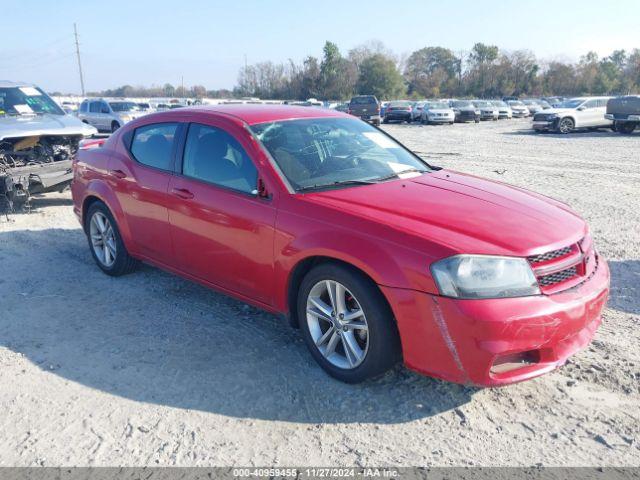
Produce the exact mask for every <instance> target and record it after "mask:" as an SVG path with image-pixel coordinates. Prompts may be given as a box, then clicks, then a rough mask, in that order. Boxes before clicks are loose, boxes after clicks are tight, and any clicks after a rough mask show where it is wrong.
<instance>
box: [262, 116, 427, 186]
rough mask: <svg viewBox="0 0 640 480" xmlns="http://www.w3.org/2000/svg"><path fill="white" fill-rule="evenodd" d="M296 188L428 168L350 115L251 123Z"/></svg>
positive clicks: (333, 183) (328, 184) (375, 179)
mask: <svg viewBox="0 0 640 480" xmlns="http://www.w3.org/2000/svg"><path fill="white" fill-rule="evenodd" d="M251 129H252V130H253V132H254V133H255V135H256V136H257V137H258V139H259V140H260V141H261V142H262V144H263V145H264V146H265V148H266V149H267V150H268V151H269V153H270V154H271V156H272V157H273V159H274V160H275V161H276V163H277V164H278V166H279V167H280V170H281V171H282V173H284V175H285V177H287V179H288V180H289V182H290V183H291V185H292V186H293V188H294V189H296V190H301V189H305V188H306V189H308V188H314V187H317V188H322V187H336V186H339V185H336V183H340V182H354V183H357V182H375V181H378V180H382V179H387V178H385V177H389V178H396V177H397V176H396V174H397V173H400V172H405V171H415V170H417V171H420V172H426V171H429V167H428V166H427V165H426V164H425V163H424V162H422V161H421V160H419V159H418V158H417V157H416V156H415V155H413V154H412V153H411V152H409V151H408V150H406V149H405V148H404V147H402V146H401V145H399V144H398V143H397V142H395V141H394V140H393V139H392V138H391V137H388V136H387V135H385V134H384V133H382V132H380V131H379V130H377V129H376V128H373V127H372V126H371V125H369V124H367V123H365V122H361V121H359V120H355V119H350V118H314V119H297V120H285V121H279V122H270V123H260V124H258V125H253V126H252V127H251Z"/></svg>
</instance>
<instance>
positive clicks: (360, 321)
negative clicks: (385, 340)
mask: <svg viewBox="0 0 640 480" xmlns="http://www.w3.org/2000/svg"><path fill="white" fill-rule="evenodd" d="M307 325H308V327H309V332H310V333H311V338H312V339H313V342H314V344H315V347H316V348H317V349H318V351H319V352H320V353H321V354H322V356H323V357H324V358H326V359H327V360H328V361H329V362H330V363H331V364H332V365H334V366H336V367H338V368H343V369H347V370H350V369H354V368H356V367H357V366H358V365H360V364H361V363H362V362H363V361H364V359H365V357H366V356H367V352H368V350H369V325H368V324H367V319H366V316H365V314H364V311H363V310H362V307H361V306H360V303H359V302H358V300H357V299H356V298H355V296H354V295H353V294H352V293H351V292H350V291H349V290H347V288H346V287H345V286H344V285H342V284H341V283H339V282H336V281H335V280H322V281H320V282H318V283H316V284H315V285H314V286H313V288H312V289H311V291H310V292H309V295H308V296H307Z"/></svg>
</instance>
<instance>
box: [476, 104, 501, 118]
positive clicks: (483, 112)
mask: <svg viewBox="0 0 640 480" xmlns="http://www.w3.org/2000/svg"><path fill="white" fill-rule="evenodd" d="M473 105H474V106H475V107H476V108H477V109H478V110H480V120H498V117H499V111H498V108H497V107H496V106H495V105H493V103H492V102H490V101H488V100H473Z"/></svg>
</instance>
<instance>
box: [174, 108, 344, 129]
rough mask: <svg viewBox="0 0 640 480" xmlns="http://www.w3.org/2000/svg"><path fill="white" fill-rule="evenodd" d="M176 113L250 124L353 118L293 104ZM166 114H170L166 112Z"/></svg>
mask: <svg viewBox="0 0 640 480" xmlns="http://www.w3.org/2000/svg"><path fill="white" fill-rule="evenodd" d="M175 113H176V115H184V114H185V113H198V114H204V115H207V114H208V115H212V116H216V115H226V116H232V117H235V118H237V119H239V120H241V121H243V122H245V123H248V124H249V125H255V124H258V123H266V122H277V121H281V120H292V119H296V118H332V117H342V118H353V117H352V116H351V115H347V114H346V113H342V112H338V111H336V110H330V109H328V108H316V107H298V106H293V105H258V104H249V105H247V104H241V105H197V106H192V107H184V108H179V109H176V110H175ZM164 115H168V113H165V114H164Z"/></svg>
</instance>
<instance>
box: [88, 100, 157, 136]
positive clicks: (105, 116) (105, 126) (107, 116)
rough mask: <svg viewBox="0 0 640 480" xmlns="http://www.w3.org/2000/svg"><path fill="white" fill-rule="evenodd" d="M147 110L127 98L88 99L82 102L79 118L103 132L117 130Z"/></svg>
mask: <svg viewBox="0 0 640 480" xmlns="http://www.w3.org/2000/svg"><path fill="white" fill-rule="evenodd" d="M145 113H146V112H143V111H141V110H140V108H139V107H138V105H137V104H136V103H134V102H129V101H126V100H109V101H107V100H104V99H101V98H97V99H87V100H84V101H83V102H82V103H81V104H80V108H79V109H78V118H79V119H80V120H82V121H83V122H85V123H88V124H89V125H93V126H94V127H96V128H97V129H98V130H99V131H101V132H115V131H116V130H117V129H118V128H120V127H122V126H123V125H124V124H125V123H127V122H130V121H131V120H134V119H136V118H138V117H140V116H142V115H145Z"/></svg>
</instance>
